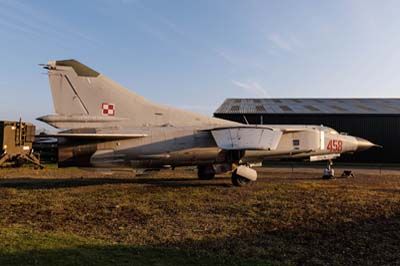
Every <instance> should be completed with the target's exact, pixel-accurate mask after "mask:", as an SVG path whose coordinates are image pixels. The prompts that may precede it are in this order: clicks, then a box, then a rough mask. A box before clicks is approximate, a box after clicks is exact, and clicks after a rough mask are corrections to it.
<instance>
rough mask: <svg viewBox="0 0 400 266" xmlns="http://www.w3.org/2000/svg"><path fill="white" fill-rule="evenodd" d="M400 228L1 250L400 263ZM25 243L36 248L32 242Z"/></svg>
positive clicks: (370, 224) (21, 261)
mask: <svg viewBox="0 0 400 266" xmlns="http://www.w3.org/2000/svg"><path fill="white" fill-rule="evenodd" d="M399 228H400V215H396V216H392V217H389V218H385V217H378V218H375V219H369V220H364V221H360V222H357V223H342V224H330V225H323V226H322V225H321V226H319V227H317V228H315V229H312V228H296V229H285V230H278V231H262V230H260V232H258V233H252V234H246V233H243V234H241V235H238V236H234V237H228V238H215V239H206V240H200V241H196V240H186V241H180V242H176V243H171V244H170V245H169V247H162V246H159V247H135V246H127V245H109V246H104V245H90V244H81V245H76V244H75V246H74V247H71V248H54V249H52V248H41V249H40V248H37V249H36V250H27V251H16V252H8V253H5V252H3V251H2V250H1V249H0V265H2V266H6V265H43V266H47V265H60V266H65V265H139V266H140V265H159V266H163V265H233V266H234V265H249V266H250V265H252V266H255V265H399V264H400V245H398V241H399V239H400V229H399ZM34 234H35V235H34V236H33V237H32V236H30V239H35V238H36V239H39V240H40V241H42V242H43V241H46V238H45V237H42V236H41V235H40V234H39V232H35V233H34ZM22 241H28V242H29V241H32V240H29V239H28V240H26V237H25V238H24V239H23V240H22ZM53 241H54V240H53ZM67 241H68V240H67ZM58 242H59V241H57V242H54V243H58ZM27 246H28V247H30V249H32V243H29V245H27ZM47 247H48V245H47Z"/></svg>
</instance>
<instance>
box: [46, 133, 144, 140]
mask: <svg viewBox="0 0 400 266" xmlns="http://www.w3.org/2000/svg"><path fill="white" fill-rule="evenodd" d="M147 136H148V135H147V134H118V133H59V134H41V135H39V136H38V137H41V138H74V139H102V140H117V139H132V138H143V137H147Z"/></svg>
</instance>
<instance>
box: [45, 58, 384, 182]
mask: <svg viewBox="0 0 400 266" xmlns="http://www.w3.org/2000/svg"><path fill="white" fill-rule="evenodd" d="M42 66H43V67H44V68H45V69H47V70H48V76H49V81H50V87H51V92H52V97H53V102H54V108H55V113H56V114H53V115H46V116H42V117H40V118H38V120H40V121H43V122H46V123H48V124H50V125H52V126H54V127H55V128H59V129H63V131H60V132H59V133H58V134H55V135H49V136H51V137H57V138H58V139H59V167H66V166H81V167H88V166H89V167H107V168H110V167H111V168H112V167H132V168H142V169H156V168H157V169H162V168H166V167H171V168H174V167H177V166H197V169H198V177H199V178H200V179H212V178H214V177H215V175H216V174H219V173H224V172H231V173H232V183H233V184H234V185H235V186H242V185H245V184H247V183H249V181H255V180H256V179H257V172H256V171H255V170H254V169H253V168H252V167H254V166H255V165H259V164H260V163H261V162H262V161H263V160H268V159H282V158H303V159H307V160H310V161H322V160H326V161H328V166H327V169H326V170H325V171H324V172H325V175H326V176H328V177H329V176H332V175H333V169H331V160H332V159H334V158H337V157H339V156H340V154H342V153H349V152H350V153H351V152H355V151H360V150H364V149H367V148H370V147H373V146H376V145H375V144H373V143H371V142H369V141H367V140H365V139H362V138H358V137H354V136H349V135H342V134H339V133H338V132H337V131H336V130H334V129H332V128H329V127H324V126H315V125H246V124H241V123H236V122H232V121H227V120H222V119H217V118H214V117H208V116H205V115H201V114H196V113H192V112H188V111H184V110H179V109H175V108H172V107H166V106H162V105H158V104H155V103H153V102H150V101H148V100H146V99H145V98H143V97H141V96H139V95H137V94H135V93H133V92H132V91H130V90H128V89H126V88H124V87H123V86H121V85H119V84H117V83H115V82H114V81H112V80H110V79H108V78H107V77H105V76H104V75H102V74H100V73H98V72H97V71H95V70H93V69H91V68H89V67H88V66H85V65H83V64H82V63H80V62H78V61H76V60H62V61H51V62H48V63H47V64H44V65H42Z"/></svg>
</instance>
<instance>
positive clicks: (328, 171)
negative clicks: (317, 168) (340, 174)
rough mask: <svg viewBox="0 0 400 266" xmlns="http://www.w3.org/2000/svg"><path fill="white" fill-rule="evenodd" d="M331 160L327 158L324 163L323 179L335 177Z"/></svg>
mask: <svg viewBox="0 0 400 266" xmlns="http://www.w3.org/2000/svg"><path fill="white" fill-rule="evenodd" d="M332 165H333V162H332V160H328V161H327V163H326V168H325V169H324V174H323V176H322V178H323V179H332V178H334V177H335V170H334V169H333V168H332Z"/></svg>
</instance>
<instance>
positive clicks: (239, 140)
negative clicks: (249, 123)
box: [211, 127, 282, 150]
mask: <svg viewBox="0 0 400 266" xmlns="http://www.w3.org/2000/svg"><path fill="white" fill-rule="evenodd" d="M211 133H212V135H213V137H214V140H215V142H216V143H217V145H218V147H219V148H221V149H224V150H275V149H276V148H277V146H278V144H279V140H280V139H281V136H282V131H280V130H271V129H269V128H262V127H260V128H258V127H232V128H223V129H215V130H212V131H211Z"/></svg>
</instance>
